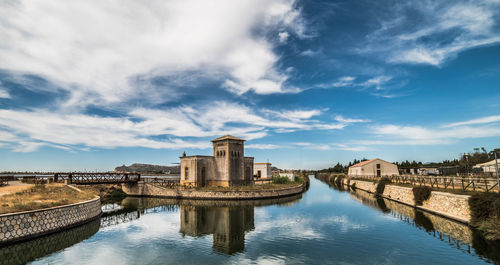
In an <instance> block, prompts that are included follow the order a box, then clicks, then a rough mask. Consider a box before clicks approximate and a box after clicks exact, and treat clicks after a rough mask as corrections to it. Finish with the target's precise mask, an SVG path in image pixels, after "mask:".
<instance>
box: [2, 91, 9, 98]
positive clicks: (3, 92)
mask: <svg viewBox="0 0 500 265" xmlns="http://www.w3.org/2000/svg"><path fill="white" fill-rule="evenodd" d="M0 98H10V94H9V92H7V91H6V90H3V89H0Z"/></svg>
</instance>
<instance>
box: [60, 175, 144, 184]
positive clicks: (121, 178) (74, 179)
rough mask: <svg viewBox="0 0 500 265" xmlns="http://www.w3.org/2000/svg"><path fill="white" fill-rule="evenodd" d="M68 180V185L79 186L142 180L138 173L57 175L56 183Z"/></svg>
mask: <svg viewBox="0 0 500 265" xmlns="http://www.w3.org/2000/svg"><path fill="white" fill-rule="evenodd" d="M61 178H62V179H65V180H68V183H71V184H78V185H89V184H113V183H129V182H137V181H139V180H141V175H140V174H138V173H56V174H54V181H58V180H59V179H61Z"/></svg>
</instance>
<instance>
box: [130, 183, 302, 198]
mask: <svg viewBox="0 0 500 265" xmlns="http://www.w3.org/2000/svg"><path fill="white" fill-rule="evenodd" d="M122 190H123V191H124V192H125V193H127V195H130V196H151V197H164V198H178V199H180V198H183V199H204V200H249V199H265V198H277V197H283V196H290V195H294V194H299V193H302V192H304V191H305V190H306V182H304V183H303V184H301V185H297V186H295V187H290V188H283V189H274V190H258V191H236V190H235V191H229V190H228V191H198V190H193V189H180V188H179V189H172V188H165V187H159V186H156V185H153V184H150V183H144V182H142V181H141V182H138V183H137V184H123V185H122Z"/></svg>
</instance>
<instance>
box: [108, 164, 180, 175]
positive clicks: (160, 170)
mask: <svg viewBox="0 0 500 265" xmlns="http://www.w3.org/2000/svg"><path fill="white" fill-rule="evenodd" d="M115 171H122V172H136V173H143V174H144V173H150V174H180V172H181V171H180V166H160V165H150V164H138V163H134V164H132V165H130V166H126V165H122V166H119V167H116V168H115Z"/></svg>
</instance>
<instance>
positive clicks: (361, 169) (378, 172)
mask: <svg viewBox="0 0 500 265" xmlns="http://www.w3.org/2000/svg"><path fill="white" fill-rule="evenodd" d="M348 175H349V176H378V177H381V176H392V175H399V171H398V166H397V165H395V164H393V163H391V162H387V161H385V160H382V159H380V158H375V159H371V160H366V161H363V162H360V163H357V164H355V165H352V166H350V167H349V173H348Z"/></svg>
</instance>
